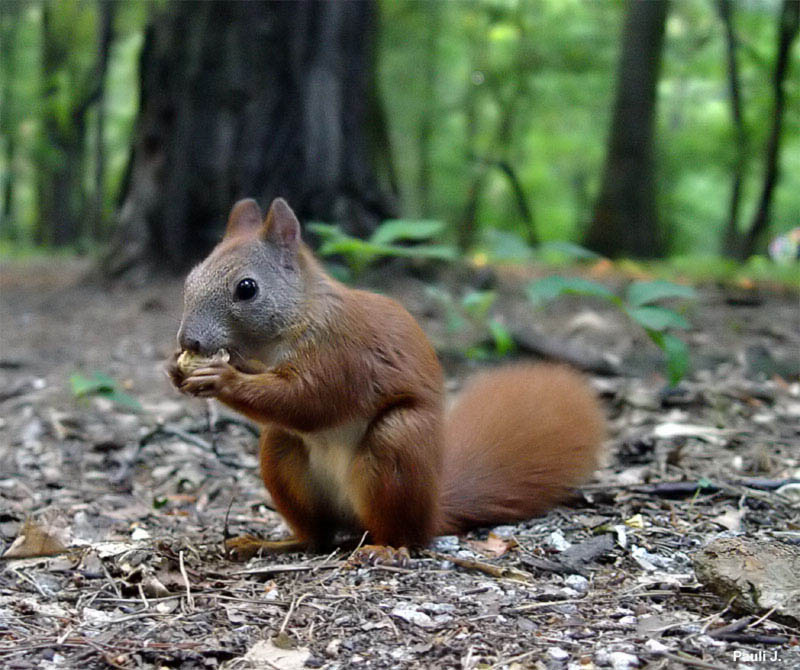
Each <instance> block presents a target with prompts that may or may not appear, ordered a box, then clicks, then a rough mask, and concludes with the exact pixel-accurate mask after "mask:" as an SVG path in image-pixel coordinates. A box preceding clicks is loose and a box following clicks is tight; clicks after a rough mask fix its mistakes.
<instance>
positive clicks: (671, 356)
mask: <svg viewBox="0 0 800 670" xmlns="http://www.w3.org/2000/svg"><path fill="white" fill-rule="evenodd" d="M647 334H648V336H649V337H650V339H651V340H653V342H655V343H656V345H657V346H658V347H659V349H661V351H663V352H664V358H665V362H666V366H667V378H668V379H669V385H670V386H676V385H677V383H678V382H679V381H680V380H681V379H683V378H684V377H685V376H686V373H687V372H688V371H689V366H690V359H689V348H688V347H687V346H686V343H685V342H684V341H683V340H681V339H680V338H678V337H675V335H672V334H671V333H662V332H660V331H657V330H649V329H648V330H647Z"/></svg>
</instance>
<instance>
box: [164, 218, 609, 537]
mask: <svg viewBox="0 0 800 670" xmlns="http://www.w3.org/2000/svg"><path fill="white" fill-rule="evenodd" d="M274 207H275V205H273V208H274ZM254 208H256V206H255V204H254V203H250V204H247V203H245V204H243V205H242V204H237V207H236V208H234V213H233V214H232V215H231V220H230V221H229V224H228V234H227V235H226V238H225V240H223V242H222V243H221V244H220V245H219V246H218V247H217V249H216V250H215V251H214V252H213V255H212V257H211V258H212V259H214V258H217V259H219V262H226V261H227V260H228V259H230V258H235V257H236V256H235V252H236V249H237V248H238V245H240V244H242V245H243V244H247V243H249V242H251V241H252V239H253V236H254V235H261V236H264V235H269V234H273V235H278V234H280V235H282V236H283V238H282V239H283V240H284V242H286V241H287V240H288V242H286V243H294V244H297V245H298V246H297V250H296V253H297V257H296V261H297V263H298V264H299V267H300V270H301V272H302V275H303V278H304V281H303V286H304V292H305V296H304V303H303V304H304V310H303V318H302V320H301V321H299V322H298V323H296V324H294V325H293V328H292V329H291V333H290V334H289V336H287V337H285V338H284V341H282V342H281V343H280V344H279V347H280V352H281V353H280V355H277V356H276V361H277V362H276V363H274V364H268V362H267V361H263V363H264V365H263V368H264V371H262V372H257V373H253V374H251V373H247V372H244V371H242V370H241V369H237V368H235V367H233V366H231V365H228V364H225V363H219V362H217V363H215V365H216V366H217V367H216V368H214V367H209V368H205V369H201V370H197V371H195V372H194V373H192V375H190V376H189V377H187V378H184V377H183V375H182V374H181V373H180V372H179V371H178V370H177V368H176V367H175V366H174V365H173V366H172V369H171V374H172V375H173V379H174V381H175V383H176V385H178V386H179V387H181V388H183V389H184V390H186V391H188V392H191V393H196V394H200V395H213V396H215V397H217V398H218V399H219V400H221V401H222V402H224V403H225V404H227V405H229V406H230V407H232V408H233V409H235V410H237V411H239V412H242V413H243V414H246V415H247V416H249V417H250V418H252V419H254V420H256V421H258V422H260V423H262V424H264V425H265V426H266V427H265V429H264V432H263V434H262V437H261V475H262V478H263V479H264V483H265V484H266V486H267V488H268V489H269V491H270V493H271V494H272V498H273V500H274V502H275V505H276V507H277V509H278V511H280V512H281V514H283V516H284V517H285V519H286V521H287V522H288V523H289V525H290V526H291V527H292V529H293V530H294V532H295V535H296V536H297V538H298V539H301V540H304V541H306V542H308V543H309V544H310V545H312V546H317V547H324V546H325V545H327V544H328V543H329V542H330V541H331V540H332V539H333V535H334V532H335V531H336V530H339V529H343V530H357V531H364V530H368V531H370V533H371V536H372V537H371V540H370V541H372V542H376V543H380V544H390V545H394V546H401V545H422V544H424V543H426V542H427V541H428V540H429V539H430V537H431V536H432V535H433V534H437V533H451V532H459V531H462V530H465V529H467V528H469V527H471V526H475V525H481V524H493V523H502V522H509V521H514V520H518V519H524V518H527V517H530V516H533V515H534V514H537V513H540V512H542V511H544V510H545V509H547V508H548V507H550V506H552V505H553V504H555V503H556V502H558V501H559V500H561V499H562V498H563V497H564V495H565V493H566V491H567V490H568V489H569V488H570V487H572V486H575V485H577V484H579V483H580V482H581V481H583V480H584V479H585V478H586V477H587V476H588V475H589V474H590V473H591V472H592V471H593V470H594V469H595V467H596V465H597V461H598V457H599V450H600V443H601V442H602V439H603V434H604V427H603V417H602V413H601V411H600V408H599V406H598V404H597V401H596V400H595V398H594V396H593V394H592V393H591V391H590V390H589V388H588V386H587V385H586V384H585V382H584V381H583V380H582V379H581V378H580V376H579V375H577V374H576V373H574V372H571V371H569V370H567V369H566V368H563V367H558V366H552V365H538V366H532V365H521V366H516V367H511V368H503V369H500V370H496V371H494V372H489V373H486V374H483V375H481V376H479V377H478V378H477V379H475V380H474V381H473V382H471V383H470V385H469V386H468V387H467V388H466V389H465V390H464V391H463V393H462V394H461V396H460V397H459V398H458V400H457V401H456V403H455V406H454V408H453V409H452V411H451V412H450V413H449V415H448V418H447V421H446V425H443V424H444V414H443V384H442V373H441V368H440V366H439V362H438V360H437V358H436V355H435V353H434V351H433V349H432V347H431V346H430V344H429V342H428V340H427V338H426V337H425V335H424V333H423V332H422V330H421V329H420V327H419V325H418V324H417V323H416V321H415V320H414V319H413V318H412V317H411V315H410V314H409V313H408V312H407V311H406V310H405V309H403V307H401V306H400V305H399V304H398V303H396V302H394V301H393V300H390V299H389V298H386V297H383V296H380V295H376V294H372V293H367V292H364V291H356V290H352V289H349V288H347V287H345V286H343V285H342V284H340V283H338V282H336V281H334V280H333V279H331V278H329V277H328V276H327V275H325V273H324V272H323V270H322V269H321V267H320V266H319V264H318V263H317V262H316V260H315V259H314V258H313V256H312V254H311V252H310V251H309V250H308V248H307V247H305V245H304V244H303V243H302V242H300V241H299V240H297V241H294V238H293V237H292V235H293V232H292V227H291V225H290V224H291V220H287V218H286V217H287V216H292V217H293V215H292V214H291V210H289V209H288V206H286V205H285V203H282V202H281V208H285V209H280V208H279V209H278V210H277V214H276V215H275V216H273V214H272V210H270V215H268V217H267V220H266V223H265V224H264V228H262V229H261V230H260V231H259V230H257V227H256V226H254V225H253V221H252V218H253V216H254V212H255V211H257V208H256V209H255V210H254ZM287 212H288V214H287ZM274 226H281V230H279V231H278V230H276V228H274ZM265 229H266V232H265ZM234 345H235V343H234ZM234 349H235V346H234ZM271 365H272V366H271ZM349 426H355V427H356V428H355V429H354V430H355V431H356V432H355V433H354V434H357V435H360V437H354V438H353V443H352V444H345V445H344V446H339V443H338V442H335V440H336V439H340V438H339V437H335V438H330V440H334V441H333V442H330V441H329V442H326V441H325V440H326V439H328V438H325V437H324V436H326V435H328V436H330V435H331V434H334V435H336V434H337V433H336V431H338V430H340V429H341V430H343V431H344V433H343V434H346V435H350V433H348V432H347V431H348V430H349V428H348V427H349ZM362 426H363V428H362ZM362 430H363V433H362V432H361V431H362ZM331 431H333V433H331ZM341 439H345V441H346V439H349V438H341ZM356 440H357V441H356ZM336 449H338V450H339V451H336V453H335V454H334V456H335V457H336V458H338V457H339V456H341V457H342V458H344V459H346V460H344V461H343V460H341V459H339V460H338V461H337V460H336V458H333V460H330V461H326V460H324V458H323V460H322V463H324V464H326V465H327V464H328V463H329V462H330V463H331V464H332V467H333V469H335V468H336V467H338V466H339V464H341V463H345V465H346V467H345V471H344V472H343V473H341V472H340V473H339V474H338V475H337V477H338V479H337V478H336V477H334V478H332V479H330V480H326V478H325V477H320V476H319V472H318V471H317V474H316V476H315V474H314V472H313V471H312V467H311V465H310V463H311V461H310V457H311V455H314V454H316V455H317V456H319V454H320V453H322V454H323V456H324V457H325V458H328V457H329V456H330V453H329V451H326V450H336ZM314 450H317V451H314ZM317 467H319V466H317ZM331 482H333V483H331ZM332 486H333V487H342V488H343V489H344V490H340V489H338V488H336V489H335V490H333V489H331V487H332ZM343 499H344V503H342V500H343Z"/></svg>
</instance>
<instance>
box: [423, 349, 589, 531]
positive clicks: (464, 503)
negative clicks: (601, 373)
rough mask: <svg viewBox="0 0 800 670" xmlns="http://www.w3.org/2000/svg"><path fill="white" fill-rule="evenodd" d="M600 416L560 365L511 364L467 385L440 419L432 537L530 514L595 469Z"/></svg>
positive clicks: (581, 385) (575, 377)
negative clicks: (437, 512)
mask: <svg viewBox="0 0 800 670" xmlns="http://www.w3.org/2000/svg"><path fill="white" fill-rule="evenodd" d="M604 438H605V419H604V417H603V412H602V410H601V408H600V404H599V402H598V400H597V398H596V397H595V395H594V393H593V392H592V390H591V389H590V388H589V386H588V385H587V384H586V382H585V381H584V380H583V378H582V377H581V376H580V375H579V374H578V373H576V372H574V371H572V370H570V369H569V368H566V367H564V366H560V365H552V364H534V365H514V366H510V367H503V368H499V369H496V370H492V371H489V372H486V373H483V374H480V375H477V376H476V377H475V378H474V379H472V380H470V381H469V382H468V383H467V386H466V387H465V388H464V390H463V391H462V392H461V394H460V395H459V396H458V397H457V398H456V401H455V404H454V406H453V408H452V409H451V410H450V411H449V413H448V415H447V418H446V423H445V452H444V459H443V476H442V491H441V519H440V523H439V526H440V527H439V528H438V529H437V533H438V534H448V533H458V532H462V531H465V530H467V529H469V528H471V527H474V526H486V525H497V524H502V523H509V522H512V521H518V520H522V519H528V518H530V517H533V516H536V515H537V514H540V513H541V512H544V511H545V510H547V509H548V508H550V507H552V506H553V505H555V504H557V503H558V502H559V501H561V500H562V499H563V498H564V497H566V496H567V495H568V494H569V491H570V489H571V488H572V487H575V486H577V485H579V484H581V483H582V482H583V481H585V480H586V478H587V477H588V476H589V475H590V474H591V473H592V472H593V471H594V470H595V468H596V467H597V466H598V463H599V460H600V454H601V447H602V442H603V440H604Z"/></svg>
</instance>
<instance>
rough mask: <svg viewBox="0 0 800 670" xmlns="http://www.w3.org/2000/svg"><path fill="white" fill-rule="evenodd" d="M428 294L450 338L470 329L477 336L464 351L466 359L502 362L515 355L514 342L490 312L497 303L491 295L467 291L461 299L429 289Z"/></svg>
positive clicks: (448, 293)
mask: <svg viewBox="0 0 800 670" xmlns="http://www.w3.org/2000/svg"><path fill="white" fill-rule="evenodd" d="M426 292H427V294H428V295H429V296H430V297H432V298H433V299H434V300H436V301H437V302H438V303H439V304H440V306H441V307H442V309H443V310H444V314H445V328H446V329H447V332H448V334H449V335H456V334H458V333H463V332H464V331H465V330H467V329H471V331H472V332H474V333H475V334H476V336H475V338H474V342H473V343H472V344H469V345H467V346H466V347H465V348H464V352H463V353H464V355H465V356H466V357H467V358H474V359H478V360H488V359H496V358H502V357H504V356H507V355H509V354H511V353H513V352H514V348H515V345H514V338H513V337H512V336H511V333H509V331H508V329H507V328H506V327H505V326H504V325H503V323H502V322H501V321H499V320H498V319H496V318H494V317H492V316H491V315H490V311H491V308H492V306H493V305H494V303H495V301H496V299H497V293H495V292H494V291H468V292H467V293H465V294H464V295H463V296H462V297H461V299H460V300H459V299H456V298H455V297H454V296H453V295H452V294H451V293H450V292H448V291H446V290H444V289H441V288H438V287H436V286H429V287H427V289H426ZM486 340H488V341H489V342H490V345H488V346H487V344H486V343H485V341H486Z"/></svg>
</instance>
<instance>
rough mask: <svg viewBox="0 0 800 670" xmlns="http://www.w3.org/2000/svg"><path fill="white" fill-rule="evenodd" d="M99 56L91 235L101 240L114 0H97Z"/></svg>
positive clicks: (103, 227) (103, 232)
mask: <svg viewBox="0 0 800 670" xmlns="http://www.w3.org/2000/svg"><path fill="white" fill-rule="evenodd" d="M98 11H99V25H98V44H99V46H98V56H97V64H96V78H97V85H98V87H99V90H98V92H97V101H96V107H97V109H96V110H95V111H96V117H95V134H96V136H97V137H96V144H95V158H94V201H93V203H92V230H91V234H92V239H94V240H96V241H100V240H102V239H103V238H104V237H105V232H106V231H105V217H104V211H103V210H104V206H105V172H106V145H105V127H106V123H105V121H106V72H107V71H108V57H109V55H110V52H111V44H112V43H113V41H114V14H115V12H116V4H115V2H114V0H99V3H98Z"/></svg>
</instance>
